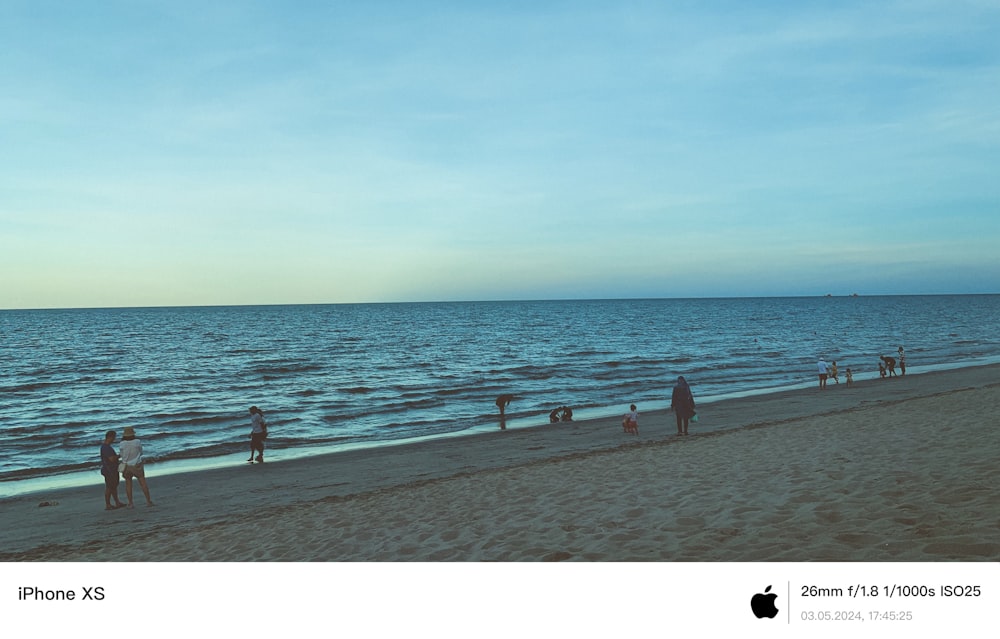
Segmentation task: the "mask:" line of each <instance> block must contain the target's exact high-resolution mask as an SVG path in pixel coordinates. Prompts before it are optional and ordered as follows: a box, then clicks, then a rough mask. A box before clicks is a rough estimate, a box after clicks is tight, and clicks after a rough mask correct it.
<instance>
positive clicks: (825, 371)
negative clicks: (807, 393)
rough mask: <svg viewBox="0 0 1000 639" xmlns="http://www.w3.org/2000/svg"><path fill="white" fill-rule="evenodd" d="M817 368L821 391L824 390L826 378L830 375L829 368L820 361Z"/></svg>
mask: <svg viewBox="0 0 1000 639" xmlns="http://www.w3.org/2000/svg"><path fill="white" fill-rule="evenodd" d="M817 368H818V369H819V388H820V390H823V389H824V388H826V378H827V377H828V376H829V375H830V367H829V366H828V365H827V363H826V362H824V361H823V360H822V359H821V360H819V364H817Z"/></svg>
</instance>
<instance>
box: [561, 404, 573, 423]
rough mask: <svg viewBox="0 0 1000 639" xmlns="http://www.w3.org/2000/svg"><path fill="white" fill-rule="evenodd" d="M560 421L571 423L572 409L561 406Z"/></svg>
mask: <svg viewBox="0 0 1000 639" xmlns="http://www.w3.org/2000/svg"><path fill="white" fill-rule="evenodd" d="M562 420H563V421H564V422H571V421H573V409H572V408H570V407H569V406H563V410H562Z"/></svg>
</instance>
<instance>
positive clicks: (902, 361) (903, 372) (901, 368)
mask: <svg viewBox="0 0 1000 639" xmlns="http://www.w3.org/2000/svg"><path fill="white" fill-rule="evenodd" d="M899 374H900V375H906V354H905V353H904V352H903V347H902V346H900V347H899Z"/></svg>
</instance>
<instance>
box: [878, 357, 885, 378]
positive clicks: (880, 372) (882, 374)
mask: <svg viewBox="0 0 1000 639" xmlns="http://www.w3.org/2000/svg"><path fill="white" fill-rule="evenodd" d="M878 376H879V377H880V378H882V379H885V362H883V361H882V360H881V359H879V360H878Z"/></svg>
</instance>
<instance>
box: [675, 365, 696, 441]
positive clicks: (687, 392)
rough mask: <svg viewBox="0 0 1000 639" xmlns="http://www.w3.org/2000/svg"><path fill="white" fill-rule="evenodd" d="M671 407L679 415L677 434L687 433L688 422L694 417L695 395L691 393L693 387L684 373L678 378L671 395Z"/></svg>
mask: <svg viewBox="0 0 1000 639" xmlns="http://www.w3.org/2000/svg"><path fill="white" fill-rule="evenodd" d="M670 408H672V409H673V410H674V414H675V415H676V417H677V434H678V435H687V434H688V422H689V421H691V418H692V417H694V395H692V394H691V387H690V386H688V383H687V380H686V379H684V376H683V375H681V376H680V377H678V378H677V384H675V385H674V391H673V393H672V394H671V396H670Z"/></svg>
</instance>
